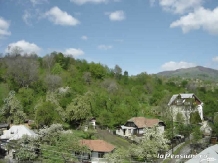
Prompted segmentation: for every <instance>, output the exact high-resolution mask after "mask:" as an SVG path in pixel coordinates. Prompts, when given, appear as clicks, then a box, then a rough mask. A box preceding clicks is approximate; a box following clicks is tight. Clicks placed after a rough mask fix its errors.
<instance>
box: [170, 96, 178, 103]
mask: <svg viewBox="0 0 218 163" xmlns="http://www.w3.org/2000/svg"><path fill="white" fill-rule="evenodd" d="M177 97H178V94H176V95H173V96H172V97H171V99H170V101H169V103H168V105H171V104H172V103H173V101H174V100H175V99H176V98H177Z"/></svg>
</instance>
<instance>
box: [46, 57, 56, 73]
mask: <svg viewBox="0 0 218 163" xmlns="http://www.w3.org/2000/svg"><path fill="white" fill-rule="evenodd" d="M43 64H44V66H45V67H46V68H47V69H48V72H49V73H50V72H51V68H52V66H53V65H54V55H53V54H50V55H46V56H45V57H44V58H43Z"/></svg>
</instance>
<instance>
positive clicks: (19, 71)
mask: <svg viewBox="0 0 218 163" xmlns="http://www.w3.org/2000/svg"><path fill="white" fill-rule="evenodd" d="M5 60H6V64H7V67H8V69H7V70H8V77H9V78H12V80H14V81H15V82H16V83H17V84H18V85H19V86H21V87H28V86H29V85H31V84H32V83H33V82H35V81H37V79H38V67H39V65H38V62H37V60H36V59H35V58H33V57H31V56H26V57H22V56H17V57H11V56H10V57H6V58H5Z"/></svg>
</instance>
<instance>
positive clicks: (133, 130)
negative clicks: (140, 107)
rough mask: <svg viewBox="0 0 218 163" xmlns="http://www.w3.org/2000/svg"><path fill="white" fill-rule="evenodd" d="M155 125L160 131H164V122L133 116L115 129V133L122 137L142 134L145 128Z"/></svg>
mask: <svg viewBox="0 0 218 163" xmlns="http://www.w3.org/2000/svg"><path fill="white" fill-rule="evenodd" d="M151 127H156V128H157V129H158V130H159V131H160V132H161V133H163V132H164V128H165V124H164V122H163V121H161V120H159V119H148V118H145V117H133V118H131V119H129V120H128V121H127V122H126V123H125V125H122V126H119V127H118V128H117V129H116V134H117V135H120V136H123V137H131V136H132V135H143V134H144V129H145V128H151Z"/></svg>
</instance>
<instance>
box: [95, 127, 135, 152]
mask: <svg viewBox="0 0 218 163" xmlns="http://www.w3.org/2000/svg"><path fill="white" fill-rule="evenodd" d="M96 137H98V139H102V140H104V141H106V142H108V143H111V144H113V145H115V146H116V147H121V148H122V147H123V148H129V146H130V145H131V143H130V142H129V141H128V140H126V139H124V138H122V137H119V136H117V135H113V134H112V133H109V132H108V131H107V130H98V133H97V134H96Z"/></svg>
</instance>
